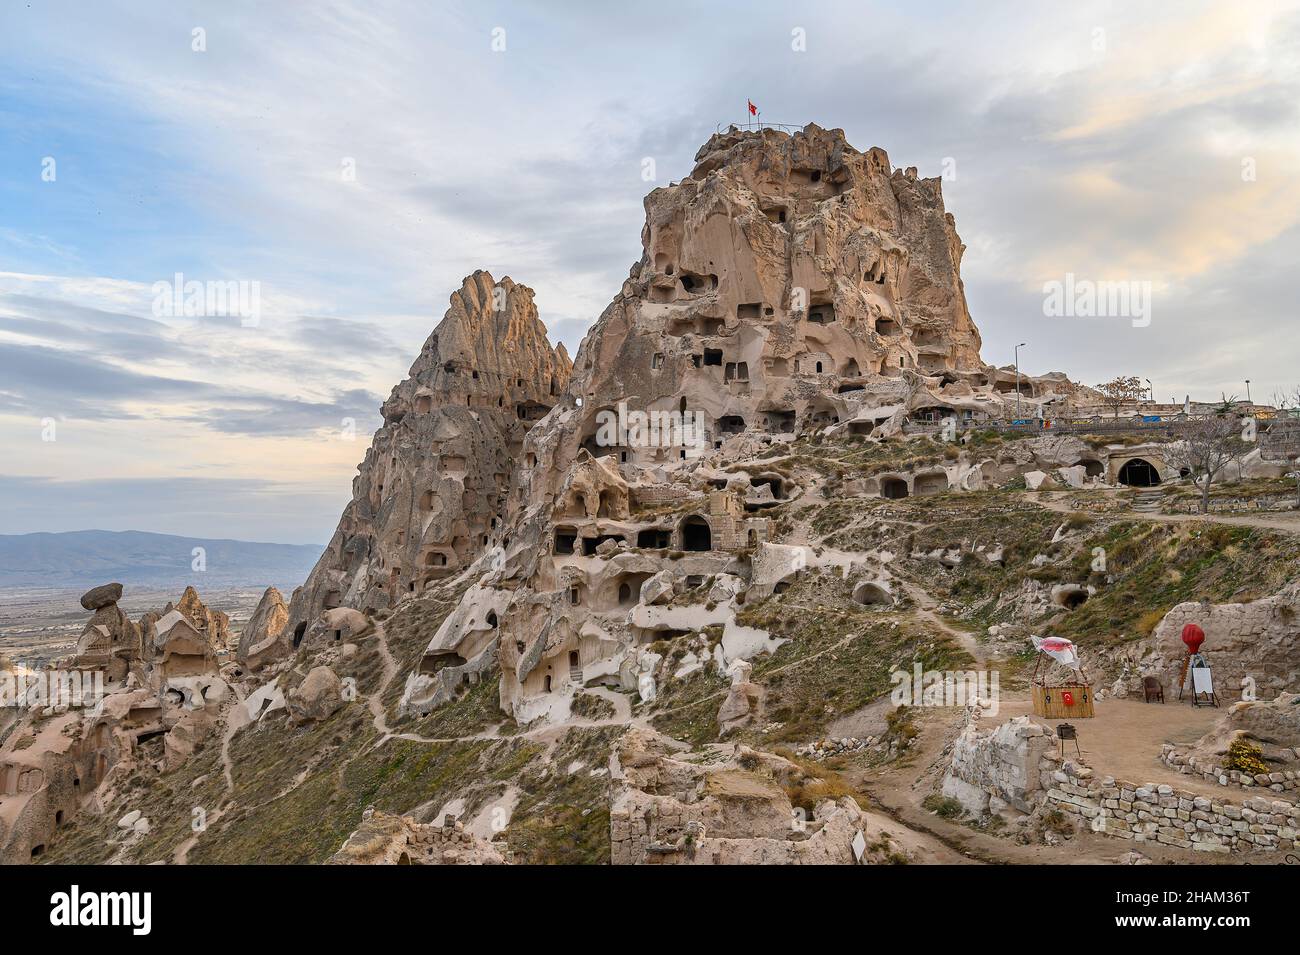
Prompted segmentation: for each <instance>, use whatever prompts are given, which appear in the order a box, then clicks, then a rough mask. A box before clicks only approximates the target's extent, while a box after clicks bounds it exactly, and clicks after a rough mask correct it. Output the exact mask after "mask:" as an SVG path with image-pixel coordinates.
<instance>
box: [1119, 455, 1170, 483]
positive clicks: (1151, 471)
mask: <svg viewBox="0 0 1300 955" xmlns="http://www.w3.org/2000/svg"><path fill="white" fill-rule="evenodd" d="M1119 483H1120V484H1127V485H1128V486H1129V487H1155V486H1156V485H1157V484H1159V483H1160V472H1159V471H1157V470H1156V468H1155V466H1154V465H1152V463H1151V462H1150V461H1148V460H1146V459H1145V458H1133V459H1131V460H1129V461H1125V462H1124V466H1123V467H1121V468H1120V469H1119Z"/></svg>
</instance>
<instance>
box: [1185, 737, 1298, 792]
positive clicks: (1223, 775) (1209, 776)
mask: <svg viewBox="0 0 1300 955" xmlns="http://www.w3.org/2000/svg"><path fill="white" fill-rule="evenodd" d="M1296 756H1300V749H1298V750H1297V751H1296ZM1160 761H1161V762H1162V763H1164V764H1165V765H1166V766H1168V767H1169V768H1170V769H1172V770H1174V771H1176V772H1179V773H1182V774H1183V775H1195V776H1200V777H1201V778H1202V779H1204V780H1205V781H1206V782H1207V783H1217V784H1218V785H1220V786H1236V787H1239V788H1241V789H1256V790H1259V789H1267V790H1269V791H1270V792H1275V793H1291V794H1294V793H1295V792H1296V790H1298V789H1300V778H1298V777H1300V773H1297V772H1296V771H1295V770H1293V769H1288V770H1284V771H1282V772H1279V773H1256V774H1255V775H1253V776H1252V775H1251V774H1250V773H1243V772H1240V771H1238V770H1235V769H1225V768H1224V767H1223V766H1222V765H1220V764H1219V763H1216V762H1214V761H1212V760H1209V759H1206V758H1205V757H1203V756H1196V755H1195V754H1193V753H1188V752H1186V751H1185V750H1180V749H1179V748H1178V747H1177V746H1174V745H1172V744H1169V743H1166V744H1165V745H1164V746H1162V747H1161V748H1160ZM1286 798H1290V799H1294V798H1295V796H1294V795H1292V796H1290V797H1286Z"/></svg>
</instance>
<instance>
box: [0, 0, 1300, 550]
mask: <svg viewBox="0 0 1300 955" xmlns="http://www.w3.org/2000/svg"><path fill="white" fill-rule="evenodd" d="M891 7H899V8H902V7H905V8H906V9H893V8H891ZM747 98H750V99H753V101H754V102H755V103H757V104H758V105H759V106H760V107H761V108H762V110H763V117H764V119H766V120H768V121H771V122H778V123H790V124H798V125H801V124H803V123H806V122H810V121H814V122H817V123H820V124H821V125H823V126H827V127H841V128H843V129H844V130H845V132H846V133H847V135H848V137H849V141H850V142H852V143H853V144H854V145H856V146H857V147H858V148H860V149H866V148H868V147H870V146H873V145H878V146H882V147H884V148H885V149H886V150H887V151H888V152H889V155H890V158H891V160H892V161H893V162H894V164H895V165H896V166H913V165H914V166H916V167H918V169H919V170H920V173H921V175H923V176H936V175H941V174H945V173H946V174H947V180H948V181H946V182H945V183H944V193H945V201H946V203H947V207H948V209H949V210H950V211H951V212H953V213H954V214H955V215H956V217H957V226H958V230H959V231H960V233H961V235H962V238H963V240H964V241H965V243H966V245H967V251H966V257H965V262H964V266H963V276H964V279H965V282H966V291H967V296H968V299H969V302H970V306H971V312H972V314H973V315H974V317H975V320H976V322H977V323H978V325H979V327H980V329H981V331H982V333H983V336H984V357H985V359H986V360H987V361H990V362H992V363H995V364H1007V363H1009V362H1010V361H1011V354H1012V347H1013V346H1014V345H1015V344H1016V343H1017V342H1021V341H1023V342H1026V343H1027V345H1026V347H1025V348H1024V349H1022V351H1021V361H1022V367H1024V368H1025V369H1026V370H1027V371H1029V372H1031V373H1035V374H1038V373H1043V372H1047V371H1053V370H1061V371H1065V372H1067V373H1068V374H1070V376H1071V377H1073V378H1075V379H1077V380H1081V381H1084V382H1086V383H1090V384H1092V383H1096V382H1098V381H1102V380H1105V379H1107V378H1111V377H1114V376H1115V375H1116V374H1134V375H1139V376H1141V377H1143V378H1150V379H1151V380H1152V381H1153V383H1154V387H1155V393H1156V397H1157V398H1159V399H1161V400H1169V399H1171V398H1173V397H1175V396H1176V397H1177V398H1178V400H1181V399H1182V397H1183V395H1185V394H1188V393H1190V394H1191V395H1192V396H1193V397H1194V398H1206V399H1211V398H1216V397H1218V396H1219V395H1220V394H1221V393H1227V394H1237V395H1244V393H1245V389H1246V385H1245V380H1246V379H1247V378H1249V379H1250V380H1251V386H1250V388H1251V394H1252V396H1253V397H1254V398H1256V400H1260V399H1267V398H1268V397H1269V396H1271V395H1272V394H1273V392H1274V391H1276V390H1277V389H1279V388H1283V387H1287V386H1294V385H1296V384H1297V383H1300V336H1297V334H1296V323H1295V318H1294V311H1295V302H1296V295H1295V293H1294V291H1293V288H1292V286H1291V282H1292V281H1293V279H1294V272H1295V269H1296V264H1297V262H1298V261H1300V177H1297V169H1298V166H1300V116H1298V115H1297V113H1298V112H1300V11H1298V10H1297V7H1296V5H1295V4H1290V3H1251V2H1240V0H1238V2H1233V3H1223V2H1220V3H1214V4H1210V3H1206V4H1200V3H1195V2H1188V0H1180V2H1171V3H1133V2H1125V3H1114V4H1110V3H1070V4H1043V3H1038V2H1030V0H1026V2H1023V3H996V2H987V3H980V4H958V3H933V4H927V3H909V4H906V5H901V4H900V5H886V4H864V3H861V2H848V3H842V4H840V3H817V2H805V3H799V4H794V3H771V4H761V3H753V2H746V3H734V4H732V3H711V4H708V5H707V6H706V5H702V4H687V3H672V2H662V3H658V4H654V5H650V6H647V5H644V4H622V5H616V4H610V3H607V2H591V3H578V2H573V3H561V2H556V3H548V4H545V5H543V4H541V3H523V2H520V3H513V4H493V3H464V4H454V5H453V4H441V3H431V2H416V0H411V2H402V0H372V2H360V0H357V2H349V0H333V2H329V0H322V2H316V3H313V4H265V3H255V2H252V0H246V2H244V0H225V2H221V3H214V2H184V0H166V2H164V0H93V2H92V0H81V2H59V0H47V2H41V0H32V2H30V3H24V2H17V0H6V2H4V3H3V4H2V5H0V213H3V214H0V446H3V448H4V449H5V453H4V454H3V456H0V533H24V532H29V531H37V530H74V529H82V528H90V527H97V528H105V529H109V530H125V529H138V530H149V531H159V532H165V533H177V534H187V535H194V536H220V537H237V538H244V539H251V540H271V541H282V542H289V543H310V542H324V541H325V540H327V539H328V537H329V535H330V533H331V532H332V529H333V526H334V523H335V521H336V518H337V515H338V512H339V510H340V509H341V507H342V506H343V504H344V503H345V502H346V501H347V499H348V497H349V496H350V483H351V476H352V474H353V473H354V469H355V466H356V464H357V463H358V462H359V461H360V460H361V458H362V456H363V455H364V452H365V448H366V443H367V440H368V436H369V433H370V432H371V431H372V430H373V428H374V427H376V426H377V424H378V415H377V407H378V405H379V403H380V401H381V400H382V399H383V397H385V396H386V395H387V393H388V390H389V389H390V388H391V386H392V385H393V384H394V383H395V382H396V381H398V380H399V379H400V378H401V377H403V375H404V374H405V372H406V369H407V368H408V367H409V365H410V363H411V361H412V359H413V358H414V357H415V354H416V353H417V351H418V349H419V347H420V345H421V344H422V342H423V341H424V339H425V337H426V336H427V334H428V333H429V331H430V330H431V329H432V327H433V326H434V324H436V322H437V321H438V320H439V319H440V318H441V316H442V313H443V312H444V310H445V309H446V305H447V298H448V295H449V294H450V292H451V291H452V290H453V289H454V288H456V287H458V286H459V284H460V280H461V278H462V276H464V275H466V274H468V273H469V272H472V271H473V270H474V269H476V268H486V269H488V270H489V271H491V272H492V273H493V274H494V275H495V276H497V277H498V278H499V277H501V276H503V275H510V276H511V277H512V278H514V279H515V280H516V281H518V282H522V283H524V284H527V285H530V286H532V287H533V288H534V289H536V291H537V302H538V307H539V309H540V310H541V314H542V318H543V320H544V321H545V322H546V324H547V326H548V328H549V329H550V331H551V335H552V338H553V339H557V338H558V339H560V340H563V341H564V342H565V343H566V344H567V345H568V346H569V348H570V350H571V351H572V350H575V349H576V345H577V343H578V341H579V340H580V339H581V337H582V334H583V332H584V330H585V329H586V327H587V326H588V325H589V324H590V323H591V322H592V321H593V320H594V319H595V317H596V316H597V315H599V313H600V311H601V310H602V309H603V307H604V306H605V304H606V303H607V302H608V301H609V299H610V298H611V296H612V295H613V294H614V292H616V291H617V289H618V287H619V284H620V282H621V281H622V279H623V278H624V277H625V276H626V274H627V269H628V267H629V266H630V265H631V264H632V263H633V262H634V261H635V260H636V259H637V257H638V256H639V254H640V239H639V233H640V227H641V221H642V207H641V197H642V196H643V194H644V193H645V192H646V191H648V190H649V189H650V188H652V187H653V186H654V185H655V184H656V183H657V184H660V185H663V184H666V183H667V182H668V181H670V180H676V179H680V178H681V177H683V176H684V175H686V174H687V173H688V172H689V170H690V167H691V159H692V157H693V155H694V153H695V151H696V149H697V148H698V147H699V146H700V145H701V144H702V143H703V142H704V141H705V139H707V137H708V136H709V135H710V134H711V133H712V132H713V131H714V130H715V129H716V128H717V126H718V125H719V124H724V125H725V124H726V123H729V122H733V121H742V120H743V119H744V107H745V101H746V99H747ZM646 159H653V160H654V163H653V169H654V172H655V175H656V177H657V178H656V179H655V181H646V180H645V179H644V178H643V170H644V169H646V163H645V160H646ZM177 273H179V274H181V275H182V276H183V277H184V280H185V281H196V280H197V281H203V282H244V283H252V282H256V283H258V284H257V290H258V295H259V298H258V303H257V304H258V320H257V321H256V322H248V321H241V319H240V318H239V317H238V316H233V315H232V316H230V317H215V318H214V317H197V316H191V317H186V316H185V314H184V312H183V310H181V312H180V313H179V314H168V313H167V310H166V309H165V308H164V307H162V305H161V303H159V302H157V301H155V289H154V286H155V283H159V282H169V283H173V282H174V281H175V278H174V277H175V276H176V275H177ZM1067 274H1073V275H1075V276H1076V277H1077V278H1079V279H1084V280H1090V281H1125V282H1128V281H1134V282H1147V283H1150V287H1151V288H1152V290H1153V301H1152V311H1151V322H1150V324H1149V325H1148V326H1146V327H1134V323H1133V322H1131V321H1128V320H1124V319H1113V318H1111V319H1097V318H1093V319H1084V318H1048V317H1045V316H1044V308H1043V285H1044V283H1045V282H1050V281H1059V280H1062V279H1063V278H1064V276H1065V275H1067ZM244 288H245V289H246V290H251V289H252V286H251V285H245V286H244ZM250 294H251V292H250ZM349 422H351V423H352V424H349ZM50 439H53V440H50Z"/></svg>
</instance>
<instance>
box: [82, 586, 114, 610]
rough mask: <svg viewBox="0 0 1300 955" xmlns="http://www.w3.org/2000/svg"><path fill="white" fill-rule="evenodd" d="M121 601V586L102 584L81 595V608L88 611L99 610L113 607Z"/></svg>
mask: <svg viewBox="0 0 1300 955" xmlns="http://www.w3.org/2000/svg"><path fill="white" fill-rule="evenodd" d="M121 599H122V585H121V584H101V585H100V586H98V587H92V588H91V589H90V590H87V591H86V592H85V593H84V594H82V595H81V606H83V607H85V608H86V609H87V610H99V609H101V608H103V607H111V606H113V604H115V603H117V602H118V601H119V600H121Z"/></svg>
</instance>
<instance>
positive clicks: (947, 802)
mask: <svg viewBox="0 0 1300 955" xmlns="http://www.w3.org/2000/svg"><path fill="white" fill-rule="evenodd" d="M921 806H922V808H924V809H926V810H928V811H929V812H932V813H934V814H935V815H936V816H938V817H939V818H940V819H960V818H961V817H962V816H963V815H965V814H966V810H965V809H963V808H962V805H961V803H959V802H958V801H957V800H955V799H953V798H952V797H951V796H940V795H939V794H938V793H931V794H930V795H928V796H926V797H925V799H924V800H923V801H922V802H921Z"/></svg>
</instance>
